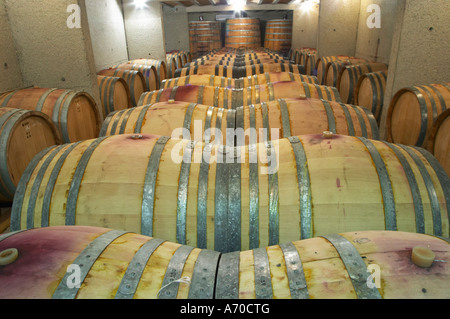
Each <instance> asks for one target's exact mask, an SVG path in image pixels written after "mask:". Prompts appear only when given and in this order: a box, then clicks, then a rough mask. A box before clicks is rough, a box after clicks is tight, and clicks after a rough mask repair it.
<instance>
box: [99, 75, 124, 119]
mask: <svg viewBox="0 0 450 319" xmlns="http://www.w3.org/2000/svg"><path fill="white" fill-rule="evenodd" d="M97 82H98V87H99V89H100V99H101V101H102V110H103V117H107V116H108V114H109V113H111V112H114V111H119V110H125V109H129V108H130V107H132V104H131V95H130V88H129V87H128V84H127V82H125V80H124V79H123V78H121V77H113V76H101V75H97Z"/></svg>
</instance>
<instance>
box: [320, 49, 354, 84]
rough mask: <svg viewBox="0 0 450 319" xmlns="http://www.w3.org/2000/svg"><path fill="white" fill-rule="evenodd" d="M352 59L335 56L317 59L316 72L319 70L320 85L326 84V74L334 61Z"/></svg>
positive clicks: (346, 56) (344, 56) (345, 56)
mask: <svg viewBox="0 0 450 319" xmlns="http://www.w3.org/2000/svg"><path fill="white" fill-rule="evenodd" d="M350 58H351V57H350V56H348V55H333V56H325V57H320V58H317V62H316V70H317V78H318V79H319V83H320V84H322V85H323V84H325V72H326V68H327V65H328V63H330V62H334V61H341V60H348V59H350Z"/></svg>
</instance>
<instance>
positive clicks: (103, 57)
mask: <svg viewBox="0 0 450 319" xmlns="http://www.w3.org/2000/svg"><path fill="white" fill-rule="evenodd" d="M86 10H87V16H88V21H89V30H90V35H91V39H92V48H93V51H94V58H95V66H96V69H97V71H100V70H102V69H105V68H108V67H111V66H113V65H116V64H119V63H122V62H126V61H127V60H128V50H127V40H126V37H125V25H124V20H123V14H122V2H121V0H86Z"/></svg>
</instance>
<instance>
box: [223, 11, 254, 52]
mask: <svg viewBox="0 0 450 319" xmlns="http://www.w3.org/2000/svg"><path fill="white" fill-rule="evenodd" d="M225 47H228V48H236V49H239V48H259V47H261V22H260V20H259V19H253V18H237V19H228V20H227V22H226V29H225Z"/></svg>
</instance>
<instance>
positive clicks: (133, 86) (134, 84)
mask: <svg viewBox="0 0 450 319" xmlns="http://www.w3.org/2000/svg"><path fill="white" fill-rule="evenodd" d="M97 74H98V75H101V76H112V77H121V78H122V79H124V80H125V82H126V83H127V85H128V88H129V89H130V98H131V105H132V106H136V105H137V102H138V101H139V98H140V97H141V95H142V93H144V92H145V91H146V82H145V77H144V75H143V74H142V73H141V72H140V71H133V70H125V69H118V68H109V69H105V70H101V71H100V72H98V73H97Z"/></svg>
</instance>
